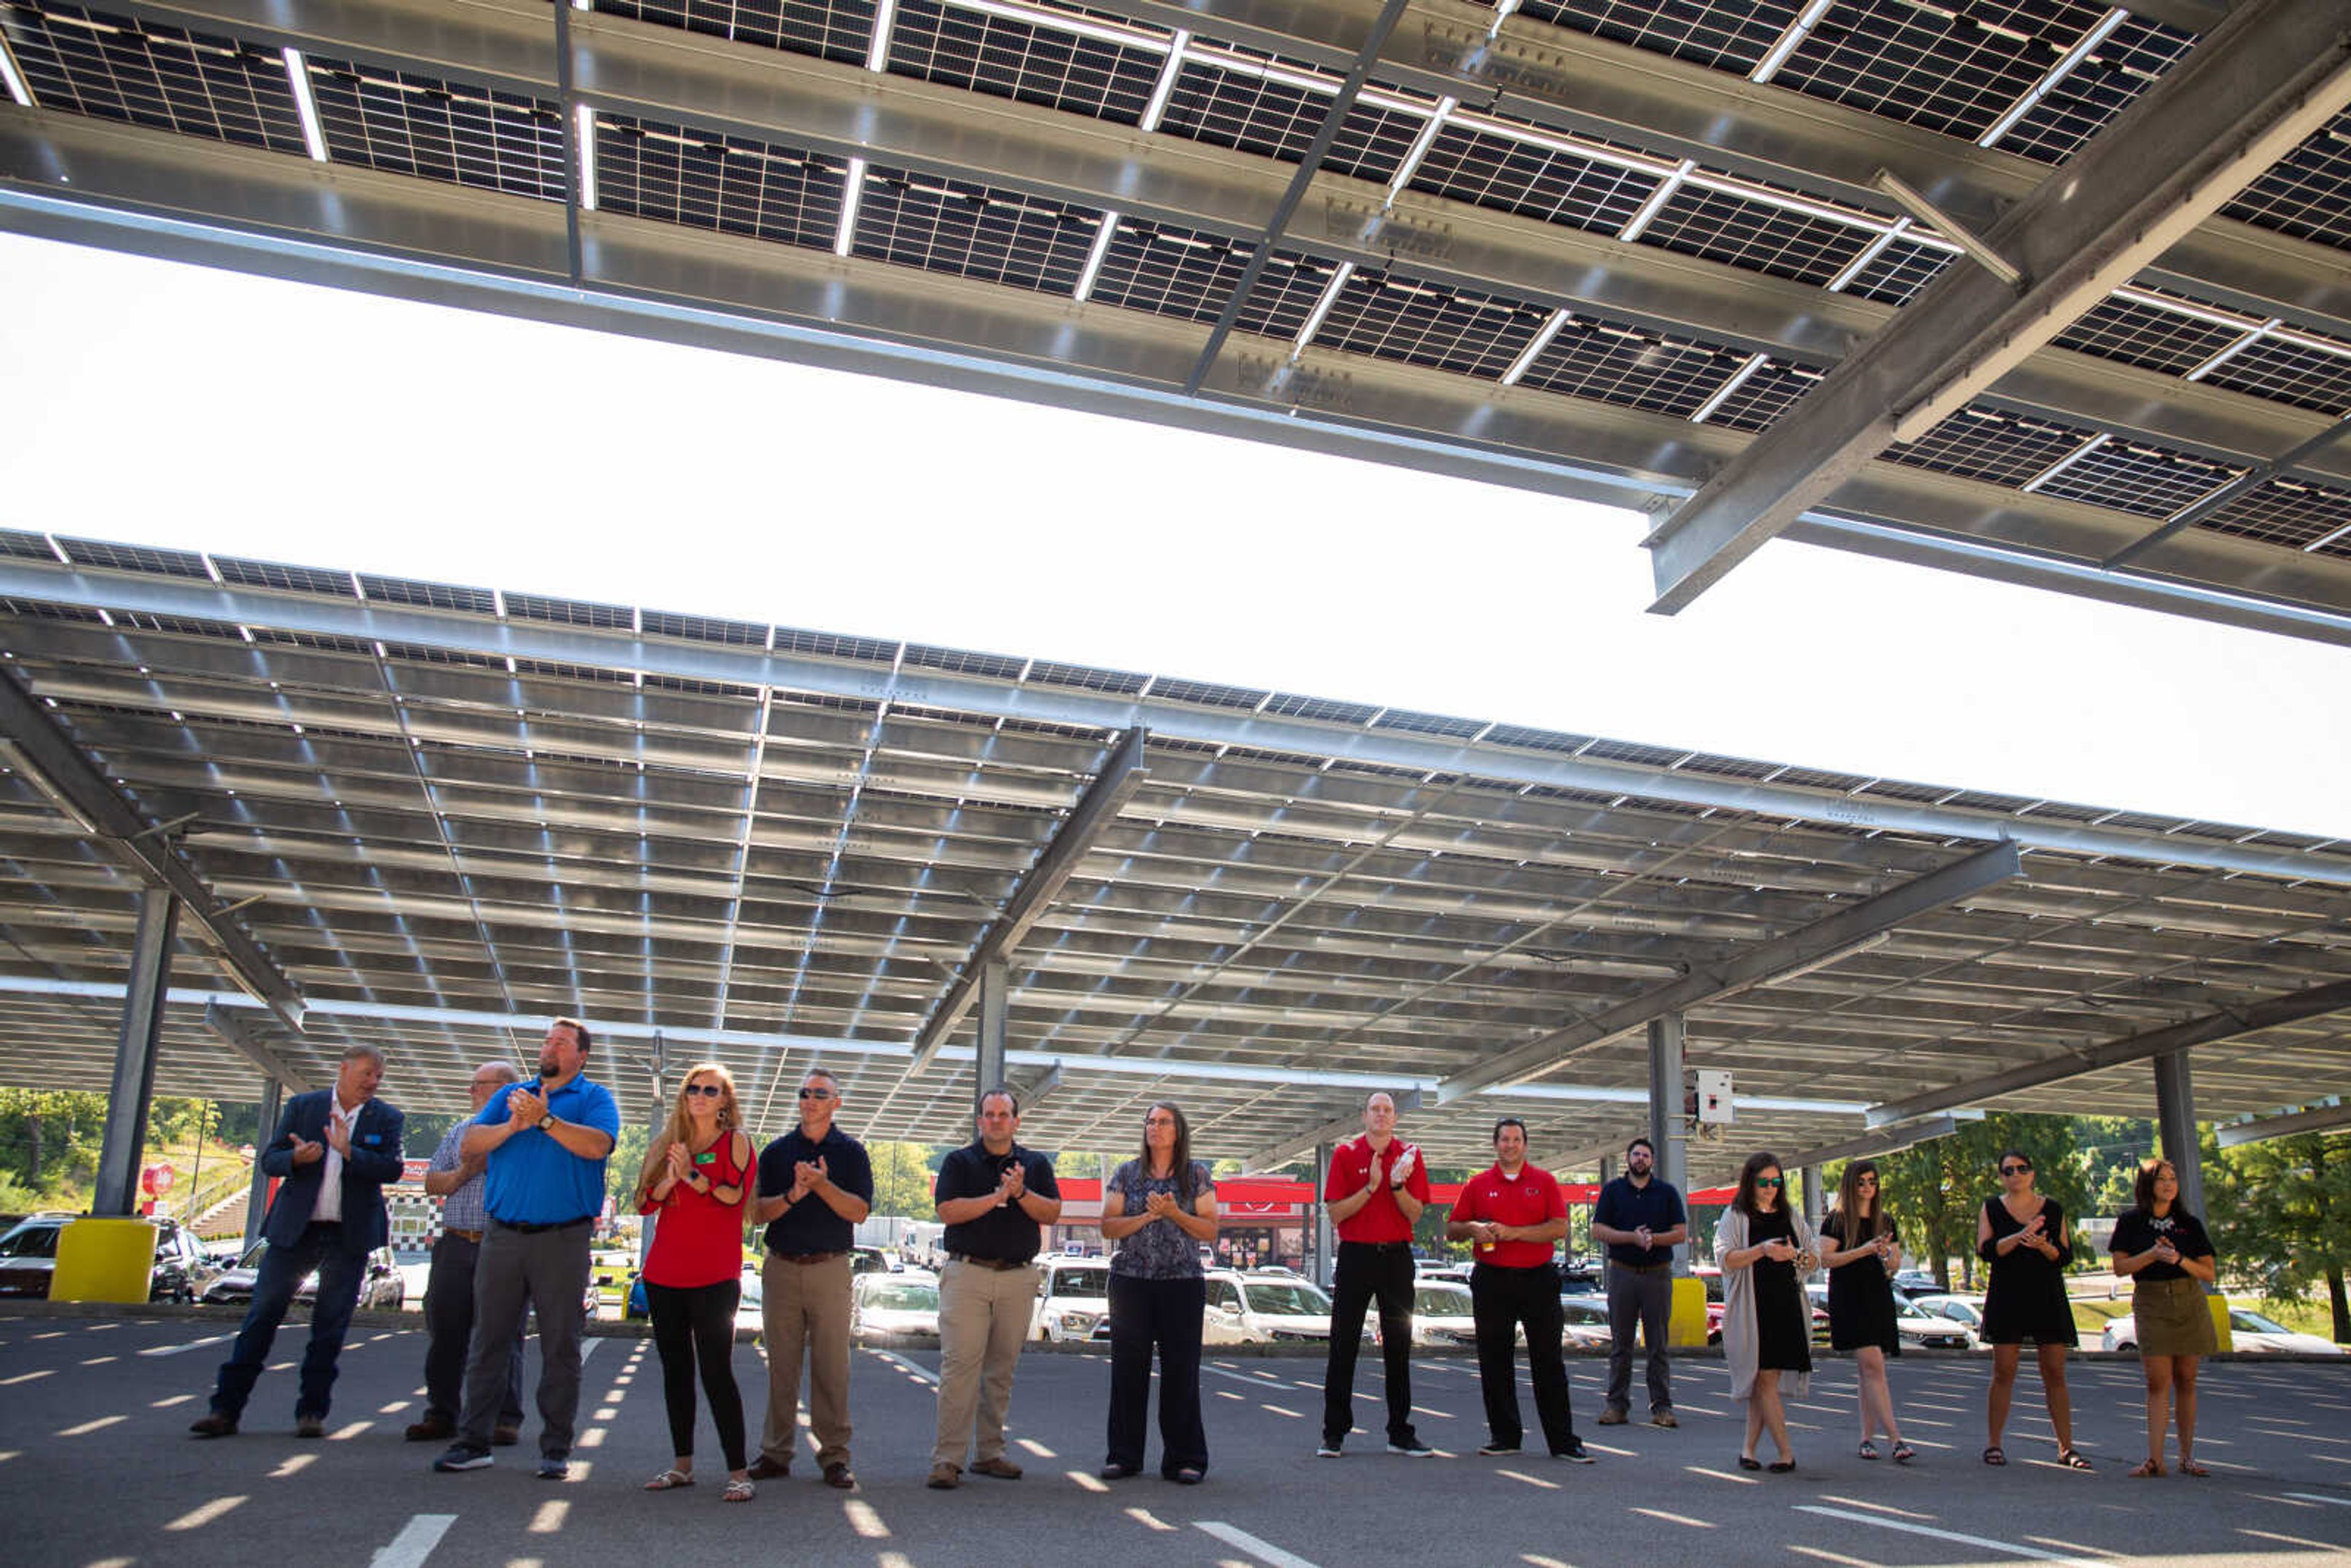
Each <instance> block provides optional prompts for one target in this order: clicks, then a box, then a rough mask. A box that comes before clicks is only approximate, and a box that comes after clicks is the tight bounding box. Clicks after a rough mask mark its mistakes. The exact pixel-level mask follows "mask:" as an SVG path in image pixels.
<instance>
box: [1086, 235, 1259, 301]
mask: <svg viewBox="0 0 2351 1568" xmlns="http://www.w3.org/2000/svg"><path fill="white" fill-rule="evenodd" d="M1249 249H1250V247H1249V246H1246V245H1243V244H1242V243H1240V242H1239V241H1238V240H1228V239H1224V238H1222V237H1220V236H1218V235H1204V234H1196V233H1194V232H1192V231H1191V230H1189V229H1179V228H1170V227H1165V226H1162V225H1156V224H1148V223H1142V222H1139V221H1137V220H1134V219H1132V218H1130V219H1126V220H1123V221H1122V222H1121V223H1120V224H1119V225H1118V232H1117V233H1116V234H1115V235H1113V236H1112V238H1111V243H1110V249H1109V251H1108V252H1107V253H1105V254H1104V256H1103V257H1102V271H1101V272H1100V273H1099V274H1098V275H1097V276H1096V277H1095V278H1094V288H1093V293H1092V296H1091V298H1094V299H1096V300H1099V301H1101V302H1102V304H1105V305H1115V306H1119V307H1120V308H1123V309H1128V310H1144V311H1148V312H1149V313H1150V314H1152V315H1154V316H1175V317H1181V318H1182V319H1186V320H1190V321H1213V320H1215V319H1217V314H1218V312H1220V311H1222V310H1223V309H1224V308H1225V300H1226V299H1227V298H1228V297H1229V296H1230V295H1231V293H1232V291H1233V286H1234V285H1235V284H1237V283H1238V282H1239V281H1240V277H1241V269H1242V268H1243V267H1246V266H1247V265H1248V264H1249Z"/></svg>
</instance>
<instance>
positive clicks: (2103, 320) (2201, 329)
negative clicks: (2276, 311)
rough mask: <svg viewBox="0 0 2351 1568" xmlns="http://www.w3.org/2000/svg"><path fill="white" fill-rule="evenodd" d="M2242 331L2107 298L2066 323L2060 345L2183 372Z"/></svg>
mask: <svg viewBox="0 0 2351 1568" xmlns="http://www.w3.org/2000/svg"><path fill="white" fill-rule="evenodd" d="M2244 335H2245V329H2243V328H2241V327H2229V326H2222V325H2220V324H2218V323H2216V322H2211V321H2205V320H2201V319H2198V318H2196V317H2194V316H2184V315H2182V314H2180V313H2179V311H2177V310H2161V309H2158V308H2155V307H2153V306H2150V305H2142V304H2140V303H2138V302H2137V301H2136V300H2131V299H2117V298H2108V299H2106V300H2105V301H2103V302H2101V303H2100V304H2099V305H2098V306H2097V307H2096V308H2095V309H2093V310H2091V311H2090V312H2089V313H2088V314H2087V315H2085V316H2084V317H2083V318H2082V319H2080V320H2078V321H2076V322H2074V324H2073V325H2072V326H2071V327H2068V328H2067V329H2065V331H2064V335H2063V336H2061V337H2059V338H2058V340H2057V346H2058V347H2059V348H2061V349H2072V350H2076V351H2077V352H2080V353H2085V354H2095V355H2097V356H2098V357H2099V358H2100V359H2104V360H2120V361H2123V362H2124V363H2126V364H2132V365H2143V366H2145V367H2147V369H2149V370H2156V371H2168V372H2169V373H2170V374H2172V375H2175V376H2178V375H2185V374H2187V373H2188V372H2189V371H2192V370H2194V369H2195V368H2196V367H2197V366H2199V365H2200V364H2202V363H2203V362H2204V361H2207V360H2209V359H2210V358H2211V357H2212V356H2213V355H2214V354H2217V353H2219V352H2220V350H2223V349H2225V348H2227V347H2228V346H2229V345H2230V344H2231V343H2233V342H2235V341H2236V340H2238V339H2240V338H2241V337H2243V336H2244Z"/></svg>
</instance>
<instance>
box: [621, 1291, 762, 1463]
mask: <svg viewBox="0 0 2351 1568" xmlns="http://www.w3.org/2000/svg"><path fill="white" fill-rule="evenodd" d="M742 1300H743V1286H742V1284H741V1282H740V1281H735V1280H722V1281H719V1282H718V1283H717V1284H716V1285H697V1286H695V1287H694V1288H693V1289H691V1290H680V1289H679V1288H677V1287H676V1286H674V1285H656V1284H654V1283H653V1281H651V1280H648V1281H645V1306H646V1308H647V1309H648V1310H649V1311H650V1312H652V1313H653V1348H654V1349H655V1350H658V1351H660V1352H661V1364H662V1399H663V1401H664V1403H665V1404H666V1405H667V1406H669V1440H670V1451H671V1452H672V1453H674V1454H675V1455H676V1456H677V1457H678V1458H693V1457H694V1370H695V1364H696V1363H699V1364H701V1367H702V1392H703V1394H704V1396H705V1397H707V1398H708V1399H709V1401H710V1419H711V1420H712V1422H713V1423H714V1424H716V1427H718V1447H719V1449H720V1451H721V1452H723V1453H724V1454H725V1455H726V1468H727V1469H729V1470H739V1469H742V1468H743V1465H744V1459H743V1391H742V1390H741V1389H740V1388H738V1387H737V1385H736V1383H735V1309H736V1307H737V1306H738V1305H740V1304H741V1302H742Z"/></svg>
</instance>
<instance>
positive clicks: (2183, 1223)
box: [2106, 1204, 2212, 1280]
mask: <svg viewBox="0 0 2351 1568" xmlns="http://www.w3.org/2000/svg"><path fill="white" fill-rule="evenodd" d="M2158 1237H2168V1238H2170V1239H2171V1245H2172V1246H2173V1247H2175V1248H2177V1249H2179V1255H2180V1256H2181V1257H2182V1258H2210V1256H2212V1239H2211V1238H2210V1236H2207V1235H2206V1234H2204V1222H2203V1221H2202V1220H2200V1219H2199V1218H2196V1217H2195V1216H2194V1215H2192V1214H2190V1213H2189V1212H2188V1211H2187V1210H2186V1209H2184V1208H2182V1207H2179V1205H2178V1204H2174V1205H2172V1207H2171V1212H2170V1213H2169V1214H2167V1215H2165V1216H2164V1217H2163V1218H2160V1219H2158V1218H2156V1217H2155V1216H2154V1215H2152V1214H2149V1213H2148V1212H2147V1210H2146V1209H2144V1208H2126V1209H2125V1210H2124V1211H2123V1213H2122V1217H2121V1218H2118V1219H2116V1221H2115V1239H2113V1240H2112V1241H2110V1242H2108V1243H2107V1244H2106V1249H2107V1250H2108V1251H2111V1252H2119V1253H2125V1254H2137V1253H2140V1252H2144V1251H2146V1250H2147V1249H2148V1248H2150V1247H2152V1246H2154V1245H2155V1243H2156V1239H2157V1238H2158ZM2138 1278H2140V1279H2142V1280H2186V1279H2190V1278H2193V1276H2191V1275H2190V1274H2189V1272H2188V1270H2185V1269H2183V1268H2181V1267H2180V1266H2179V1264H2177V1263H2149V1264H2148V1265H2147V1267H2146V1268H2144V1269H2141V1270H2139V1271H2138Z"/></svg>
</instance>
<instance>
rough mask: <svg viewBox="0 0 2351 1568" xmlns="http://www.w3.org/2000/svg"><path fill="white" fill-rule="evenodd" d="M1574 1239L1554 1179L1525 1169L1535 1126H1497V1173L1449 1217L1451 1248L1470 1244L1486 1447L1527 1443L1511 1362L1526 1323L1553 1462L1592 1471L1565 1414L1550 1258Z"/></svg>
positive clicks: (1469, 1185) (1471, 1187)
mask: <svg viewBox="0 0 2351 1568" xmlns="http://www.w3.org/2000/svg"><path fill="white" fill-rule="evenodd" d="M1566 1234H1567V1198H1566V1196H1565V1195H1564V1194H1562V1192H1561V1191H1560V1190H1559V1181H1558V1179H1557V1178H1556V1177H1554V1176H1552V1174H1551V1172H1549V1171H1547V1170H1544V1169H1542V1168H1541V1166H1531V1165H1529V1164H1527V1124H1525V1123H1524V1122H1521V1121H1520V1120H1519V1119H1518V1118H1517V1117H1516V1116H1505V1117H1503V1118H1502V1119H1501V1120H1500V1121H1499V1122H1497V1123H1495V1124H1494V1164H1493V1165H1492V1166H1491V1167H1489V1169H1486V1170H1483V1171H1480V1172H1479V1173H1478V1174H1477V1175H1476V1176H1471V1177H1470V1178H1469V1179H1468V1181H1466V1182H1464V1183H1462V1184H1461V1196H1460V1197H1457V1198H1455V1199H1454V1200H1453V1212H1452V1213H1451V1214H1449V1215H1447V1217H1446V1220H1445V1236H1446V1239H1447V1240H1448V1241H1467V1242H1468V1243H1470V1256H1471V1257H1472V1258H1473V1259H1474V1260H1475V1264H1474V1266H1473V1267H1472V1268H1471V1269H1470V1270H1469V1310H1470V1312H1471V1313H1472V1314H1473V1315H1474V1316H1475V1318H1476V1320H1477V1323H1478V1383H1479V1387H1480V1388H1482V1389H1483V1390H1484V1392H1485V1396H1486V1434H1487V1438H1486V1446H1485V1447H1484V1448H1480V1449H1479V1450H1478V1451H1479V1453H1481V1454H1515V1453H1517V1452H1518V1451H1519V1445H1520V1442H1522V1441H1523V1440H1524V1439H1525V1437H1526V1427H1525V1426H1524V1424H1523V1423H1522V1422H1520V1419H1519V1390H1518V1383H1517V1380H1516V1378H1515V1377H1514V1376H1513V1375H1512V1372H1511V1367H1510V1353H1511V1350H1512V1347H1513V1343H1514V1342H1515V1341H1516V1340H1517V1338H1518V1333H1519V1327H1520V1324H1522V1323H1523V1324H1524V1325H1525V1326H1526V1331H1527V1375H1528V1376H1529V1378H1530V1379H1531V1380H1532V1382H1533V1383H1534V1385H1535V1416H1536V1418H1537V1419H1538V1420H1540V1421H1541V1423H1542V1429H1543V1441H1544V1442H1545V1443H1546V1444H1548V1445H1549V1446H1550V1448H1551V1457H1552V1458H1554V1459H1573V1461H1575V1462H1576V1463H1577V1464H1579V1465H1588V1464H1590V1463H1591V1462H1592V1456H1591V1455H1589V1454H1587V1453H1585V1452H1584V1449H1583V1439H1582V1438H1580V1437H1577V1436H1576V1435H1575V1417H1574V1416H1571V1415H1570V1414H1569V1413H1568V1408H1567V1361H1566V1358H1565V1357H1564V1356H1563V1355H1562V1354H1561V1352H1560V1335H1561V1334H1562V1332H1563V1330H1564V1325H1563V1324H1562V1321H1561V1318H1562V1313H1561V1310H1560V1304H1559V1270H1558V1269H1557V1268H1555V1267H1554V1266H1553V1265H1552V1248H1553V1247H1555V1246H1557V1245H1558V1244H1559V1239H1560V1238H1561V1237H1562V1236H1565V1235H1566Z"/></svg>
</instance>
